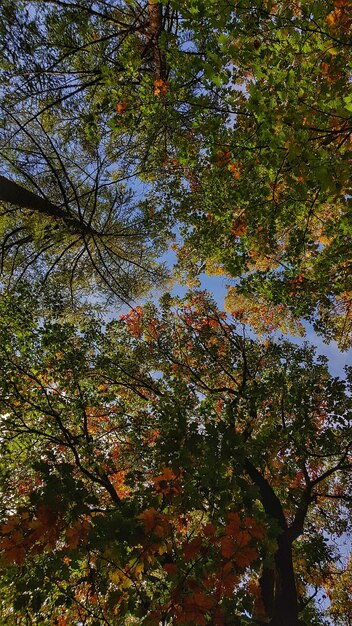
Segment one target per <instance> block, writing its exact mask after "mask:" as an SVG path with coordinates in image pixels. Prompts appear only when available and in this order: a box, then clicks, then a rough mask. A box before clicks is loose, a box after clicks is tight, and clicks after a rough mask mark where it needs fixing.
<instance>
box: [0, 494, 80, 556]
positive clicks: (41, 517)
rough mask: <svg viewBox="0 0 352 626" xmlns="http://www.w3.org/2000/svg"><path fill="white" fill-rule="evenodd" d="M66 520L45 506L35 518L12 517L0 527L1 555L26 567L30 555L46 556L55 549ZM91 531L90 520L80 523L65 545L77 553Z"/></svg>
mask: <svg viewBox="0 0 352 626" xmlns="http://www.w3.org/2000/svg"><path fill="white" fill-rule="evenodd" d="M63 525H64V522H63V519H62V515H61V513H60V511H59V510H58V509H57V508H54V507H53V508H51V507H48V506H46V505H41V506H40V507H39V508H38V510H37V511H36V514H35V516H34V517H32V518H31V517H30V515H29V513H28V512H27V511H25V512H24V513H21V514H16V515H12V516H11V517H9V518H8V520H7V521H6V522H5V523H4V524H2V526H1V527H0V537H1V538H0V551H3V552H4V555H3V558H4V561H5V562H6V563H17V564H18V565H22V563H23V562H24V560H25V558H26V556H27V555H28V554H31V555H35V554H42V553H43V552H44V551H45V550H48V549H54V548H55V547H56V544H57V541H58V539H59V536H60V533H61V531H62V529H63ZM89 530H90V522H89V520H88V518H87V517H84V518H83V520H77V521H76V522H75V523H74V524H73V525H72V526H71V527H70V528H68V529H67V530H66V533H65V545H66V547H67V548H68V549H70V550H74V549H75V548H77V546H78V545H79V544H81V545H85V544H86V542H87V536H88V534H89Z"/></svg>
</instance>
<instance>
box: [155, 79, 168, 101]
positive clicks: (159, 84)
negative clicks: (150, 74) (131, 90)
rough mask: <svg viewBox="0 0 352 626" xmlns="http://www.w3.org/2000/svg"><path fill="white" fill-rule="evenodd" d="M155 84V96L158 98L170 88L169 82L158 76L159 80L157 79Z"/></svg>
mask: <svg viewBox="0 0 352 626" xmlns="http://www.w3.org/2000/svg"><path fill="white" fill-rule="evenodd" d="M153 86H154V90H153V93H154V96H156V97H157V98H159V97H160V96H163V95H165V94H166V93H167V92H168V89H169V83H168V82H167V81H165V80H163V79H162V78H158V79H157V80H155V81H154V82H153Z"/></svg>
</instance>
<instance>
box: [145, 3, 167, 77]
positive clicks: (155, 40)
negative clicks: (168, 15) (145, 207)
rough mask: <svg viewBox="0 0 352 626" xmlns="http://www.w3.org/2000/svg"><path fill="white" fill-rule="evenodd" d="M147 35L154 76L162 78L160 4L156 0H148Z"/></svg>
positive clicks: (161, 15)
mask: <svg viewBox="0 0 352 626" xmlns="http://www.w3.org/2000/svg"><path fill="white" fill-rule="evenodd" d="M148 17H149V27H148V37H149V41H150V43H151V45H152V47H153V61H154V66H155V78H156V79H157V80H159V79H162V78H163V70H162V67H163V55H162V54H161V50H160V48H159V36H160V33H161V29H162V17H163V14H162V5H161V4H160V3H159V2H158V1H157V0H148Z"/></svg>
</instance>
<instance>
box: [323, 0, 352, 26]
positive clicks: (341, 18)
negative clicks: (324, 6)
mask: <svg viewBox="0 0 352 626" xmlns="http://www.w3.org/2000/svg"><path fill="white" fill-rule="evenodd" d="M326 23H327V25H328V26H329V27H330V28H331V29H332V30H337V29H338V28H341V29H342V30H343V31H345V32H348V31H349V28H350V26H351V24H352V5H351V2H350V0H335V6H334V10H333V11H331V12H330V13H329V15H328V16H327V17H326Z"/></svg>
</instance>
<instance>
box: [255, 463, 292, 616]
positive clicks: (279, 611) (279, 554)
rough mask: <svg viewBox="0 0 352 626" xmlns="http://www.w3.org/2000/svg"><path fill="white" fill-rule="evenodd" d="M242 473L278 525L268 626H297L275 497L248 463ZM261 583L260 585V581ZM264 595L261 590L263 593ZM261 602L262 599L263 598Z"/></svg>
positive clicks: (284, 531)
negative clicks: (249, 480) (252, 485)
mask: <svg viewBox="0 0 352 626" xmlns="http://www.w3.org/2000/svg"><path fill="white" fill-rule="evenodd" d="M244 469H245V472H246V474H248V476H249V477H250V478H251V480H252V481H253V482H254V484H255V485H256V486H257V487H258V489H259V493H260V499H261V502H262V504H263V507H264V509H265V512H266V514H267V516H268V517H269V519H270V518H271V519H273V520H275V522H276V523H277V524H278V525H279V528H280V534H279V536H278V539H277V542H278V548H277V551H276V554H275V586H274V598H273V607H272V614H271V615H270V614H269V615H268V618H271V620H270V621H269V622H268V624H270V626H299V615H298V599H297V590H296V583H295V576H294V570H293V563H292V540H291V538H290V530H289V528H288V525H287V522H286V518H285V515H284V512H283V509H282V506H281V503H280V500H279V499H278V497H277V495H276V494H275V492H274V490H273V489H272V487H271V486H270V485H269V483H268V481H267V480H266V479H265V478H264V476H263V475H262V474H261V473H260V472H259V471H258V470H257V468H256V467H255V466H254V465H253V464H252V463H251V462H250V461H249V460H248V459H246V460H245V464H244ZM263 582H264V581H263ZM263 591H264V593H265V590H263ZM263 600H264V598H263Z"/></svg>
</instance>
